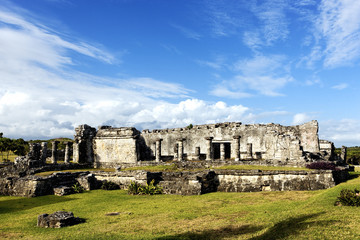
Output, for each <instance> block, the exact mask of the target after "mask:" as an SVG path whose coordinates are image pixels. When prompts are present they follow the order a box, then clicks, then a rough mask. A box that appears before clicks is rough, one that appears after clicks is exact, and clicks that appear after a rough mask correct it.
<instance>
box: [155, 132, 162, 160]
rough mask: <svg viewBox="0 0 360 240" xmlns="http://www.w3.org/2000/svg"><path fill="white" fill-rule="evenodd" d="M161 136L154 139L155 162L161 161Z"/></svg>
mask: <svg viewBox="0 0 360 240" xmlns="http://www.w3.org/2000/svg"><path fill="white" fill-rule="evenodd" d="M161 141H162V139H161V138H158V139H156V144H155V162H160V161H161Z"/></svg>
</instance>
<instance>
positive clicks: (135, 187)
mask: <svg viewBox="0 0 360 240" xmlns="http://www.w3.org/2000/svg"><path fill="white" fill-rule="evenodd" d="M140 187H141V185H140V183H137V182H133V181H131V182H130V185H129V187H128V189H127V191H128V194H131V195H137V194H139V189H140Z"/></svg>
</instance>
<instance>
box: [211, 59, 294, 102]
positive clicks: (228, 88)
mask: <svg viewBox="0 0 360 240" xmlns="http://www.w3.org/2000/svg"><path fill="white" fill-rule="evenodd" d="M288 68H289V67H288V64H287V63H286V57H284V56H280V55H273V56H263V55H257V56H255V57H254V58H251V59H243V60H240V61H238V62H236V63H235V64H234V67H233V70H234V71H235V76H234V77H233V78H232V79H230V80H227V81H222V82H221V83H220V84H218V85H216V86H215V87H214V88H213V89H212V90H211V92H210V93H211V94H213V95H215V96H219V97H230V98H240V97H249V96H252V95H253V92H255V93H259V94H262V95H265V96H282V95H283V94H281V93H280V92H278V90H279V89H281V88H283V87H284V86H285V85H286V84H287V83H289V82H291V81H293V78H292V76H291V75H290V73H289V69H288ZM249 91H250V92H249Z"/></svg>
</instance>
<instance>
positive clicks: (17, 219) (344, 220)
mask: <svg viewBox="0 0 360 240" xmlns="http://www.w3.org/2000/svg"><path fill="white" fill-rule="evenodd" d="M359 186H360V177H357V175H356V176H355V178H354V179H352V180H349V181H348V182H346V183H342V184H340V185H337V186H336V187H334V188H332V189H328V190H320V191H302V192H298V191H294V192H256V193H211V194H204V195H200V196H177V195H157V196H132V195H127V193H126V192H125V191H124V190H114V191H105V190H95V191H89V192H84V193H81V194H74V195H69V196H63V197H58V196H43V197H37V198H21V197H8V196H0V216H1V217H0V239H360V231H359V223H360V208H356V207H344V206H341V207H339V206H334V202H335V200H336V198H337V196H338V194H339V192H340V190H341V189H343V188H350V189H353V188H355V187H357V188H359ZM58 210H65V211H72V212H74V214H75V216H77V217H81V218H84V219H85V220H86V222H85V223H82V224H79V225H74V226H71V227H66V228H62V229H44V228H38V227H36V220H37V216H38V215H39V214H42V213H53V212H55V211H58ZM109 212H119V213H120V214H119V215H117V216H106V215H105V214H106V213H109Z"/></svg>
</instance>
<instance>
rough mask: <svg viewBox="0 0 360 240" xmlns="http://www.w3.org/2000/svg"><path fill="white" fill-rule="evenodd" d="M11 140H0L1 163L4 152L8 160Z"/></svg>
mask: <svg viewBox="0 0 360 240" xmlns="http://www.w3.org/2000/svg"><path fill="white" fill-rule="evenodd" d="M11 146H12V140H11V139H10V138H4V137H2V138H0V151H1V161H4V152H7V158H6V159H9V152H10V150H11Z"/></svg>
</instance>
